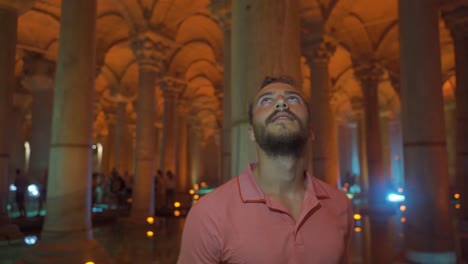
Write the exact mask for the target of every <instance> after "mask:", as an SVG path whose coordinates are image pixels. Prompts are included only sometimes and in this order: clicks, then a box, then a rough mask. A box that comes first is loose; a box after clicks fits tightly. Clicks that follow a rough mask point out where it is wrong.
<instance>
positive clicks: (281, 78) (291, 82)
mask: <svg viewBox="0 0 468 264" xmlns="http://www.w3.org/2000/svg"><path fill="white" fill-rule="evenodd" d="M272 83H284V84H289V85H291V86H292V87H295V88H296V89H299V87H298V84H297V82H296V81H295V80H294V78H292V77H291V76H287V75H280V76H278V77H271V76H266V77H265V79H263V82H262V84H261V85H260V88H258V91H257V93H258V92H259V91H260V90H262V89H263V88H264V87H265V86H268V85H270V84H272ZM253 100H255V98H254V99H252V101H251V102H250V104H249V112H248V114H249V123H250V124H251V125H252V123H253V104H254V102H253ZM306 105H307V109H309V104H308V103H307V102H306Z"/></svg>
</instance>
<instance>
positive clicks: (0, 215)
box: [0, 0, 32, 239]
mask: <svg viewBox="0 0 468 264" xmlns="http://www.w3.org/2000/svg"><path fill="white" fill-rule="evenodd" d="M31 5H32V1H30V0H21V1H8V0H1V1H0V124H2V126H3V127H5V126H8V125H7V124H9V122H10V119H9V116H10V111H11V106H12V102H11V100H12V93H13V89H14V85H15V81H14V78H15V53H16V31H17V23H18V21H17V19H18V15H19V14H20V13H21V12H22V11H24V10H26V9H27V8H28V7H30V6H31ZM7 133H8V130H7V129H4V128H2V129H0V236H6V237H11V238H12V239H14V238H17V237H18V236H21V234H20V233H19V230H18V227H17V226H15V225H10V224H8V223H9V219H8V211H7V204H8V194H9V184H8V180H9V175H8V172H9V163H10V153H9V149H8V147H9V144H8V142H9V139H8V138H7V136H8V134H7ZM10 231H11V232H10Z"/></svg>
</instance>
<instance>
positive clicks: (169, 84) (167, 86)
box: [160, 77, 187, 98]
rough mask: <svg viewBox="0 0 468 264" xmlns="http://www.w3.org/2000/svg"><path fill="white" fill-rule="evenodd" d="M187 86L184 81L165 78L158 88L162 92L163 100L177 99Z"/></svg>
mask: <svg viewBox="0 0 468 264" xmlns="http://www.w3.org/2000/svg"><path fill="white" fill-rule="evenodd" d="M186 86H187V83H186V82H185V81H184V80H181V79H178V78H174V77H166V78H164V79H163V80H162V81H161V82H160V87H161V89H162V91H163V94H164V97H165V98H177V97H178V96H179V95H180V94H181V93H182V92H183V91H184V90H185V87H186Z"/></svg>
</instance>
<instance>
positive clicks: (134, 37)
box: [130, 31, 173, 72]
mask: <svg viewBox="0 0 468 264" xmlns="http://www.w3.org/2000/svg"><path fill="white" fill-rule="evenodd" d="M130 39H131V47H132V49H133V52H134V53H135V57H136V60H137V61H138V65H139V67H140V70H142V69H146V70H151V71H155V72H161V71H162V70H163V69H164V65H165V58H166V56H167V53H168V52H169V51H170V50H171V47H172V45H173V41H172V40H170V39H168V38H166V37H164V36H162V35H159V34H156V33H154V32H152V31H145V32H133V33H130Z"/></svg>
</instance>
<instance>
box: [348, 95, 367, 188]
mask: <svg viewBox="0 0 468 264" xmlns="http://www.w3.org/2000/svg"><path fill="white" fill-rule="evenodd" d="M351 107H352V109H353V111H354V114H355V116H356V117H355V118H356V134H357V152H358V153H357V154H358V155H357V156H358V164H359V173H360V174H359V183H360V185H361V190H362V191H363V192H365V193H367V191H368V190H369V177H368V176H369V175H368V167H367V151H366V145H367V142H366V129H365V122H364V103H363V99H362V98H356V97H354V98H352V99H351Z"/></svg>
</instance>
